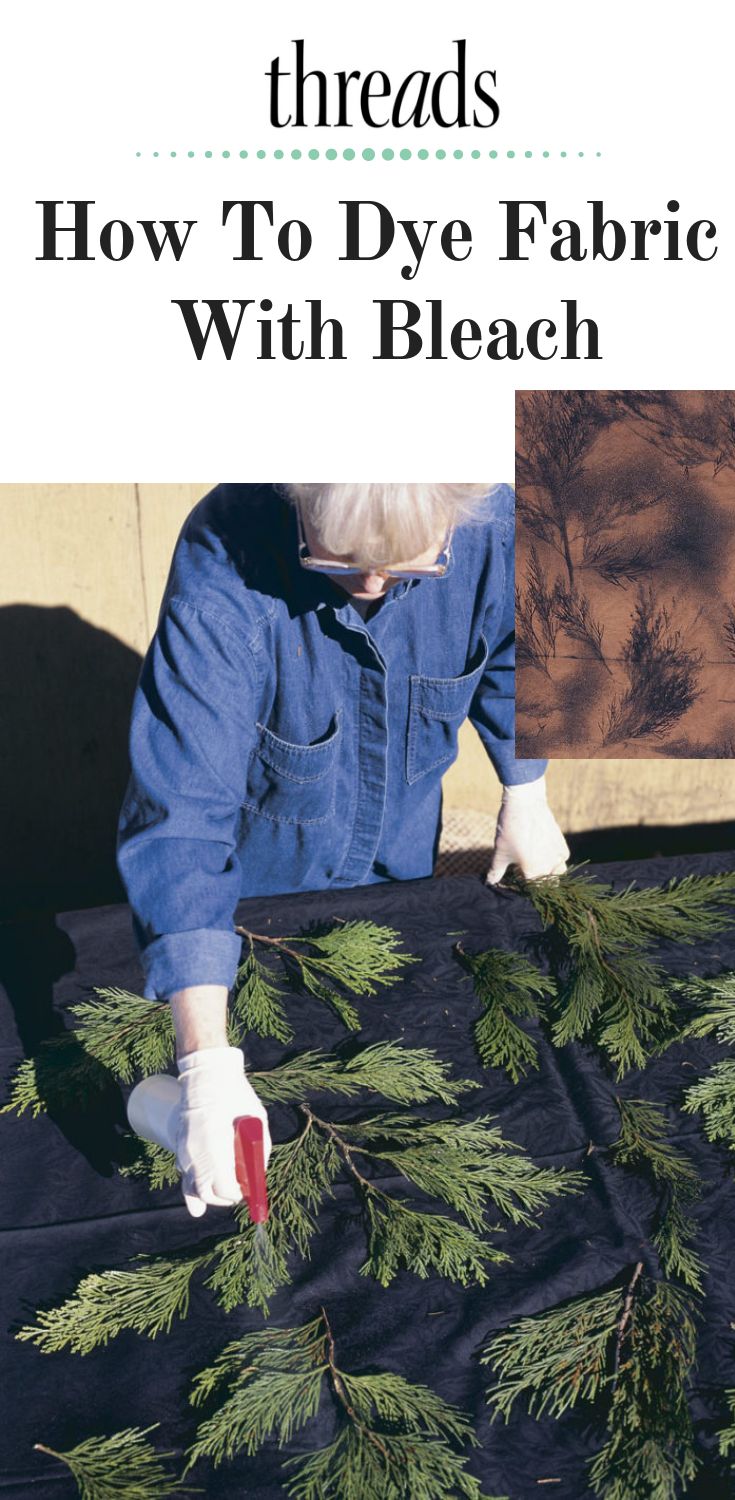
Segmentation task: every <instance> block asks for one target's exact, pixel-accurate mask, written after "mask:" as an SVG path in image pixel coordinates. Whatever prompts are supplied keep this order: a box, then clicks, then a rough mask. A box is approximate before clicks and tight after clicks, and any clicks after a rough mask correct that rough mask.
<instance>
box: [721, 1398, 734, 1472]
mask: <svg viewBox="0 0 735 1500" xmlns="http://www.w3.org/2000/svg"><path fill="white" fill-rule="evenodd" d="M725 1400H726V1401H727V1404H728V1407H729V1409H730V1416H731V1417H732V1422H731V1423H730V1426H729V1427H723V1428H721V1429H720V1432H719V1433H718V1437H719V1440H720V1453H721V1454H722V1456H723V1458H725V1457H727V1454H728V1453H729V1452H730V1449H731V1448H735V1391H725Z"/></svg>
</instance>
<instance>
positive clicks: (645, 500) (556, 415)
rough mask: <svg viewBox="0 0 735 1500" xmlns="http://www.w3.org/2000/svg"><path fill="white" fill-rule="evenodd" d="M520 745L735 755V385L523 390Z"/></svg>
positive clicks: (548, 749) (612, 752)
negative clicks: (730, 387)
mask: <svg viewBox="0 0 735 1500" xmlns="http://www.w3.org/2000/svg"><path fill="white" fill-rule="evenodd" d="M516 449H517V452H516V483H517V511H516V528H517V558H516V661H517V674H516V754H517V755H518V756H519V757H521V756H523V757H526V756H531V757H535V756H549V757H550V758H552V759H553V758H556V759H566V758H569V757H581V758H585V759H587V758H597V757H616V758H617V757H647V758H650V757H653V756H659V755H660V756H667V757H674V756H683V757H691V758H693V759H702V758H706V757H712V758H728V759H731V758H735V393H734V392H732V391H521V392H519V393H518V395H517V398H516Z"/></svg>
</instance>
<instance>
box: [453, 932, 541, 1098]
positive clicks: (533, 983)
mask: <svg viewBox="0 0 735 1500" xmlns="http://www.w3.org/2000/svg"><path fill="white" fill-rule="evenodd" d="M456 952H457V953H458V955H459V957H460V959H461V961H462V963H463V964H464V967H465V968H466V969H467V970H468V971H469V973H470V974H471V975H472V980H473V984H474V987H475V994H476V996H477V998H478V1000H479V1001H480V1004H481V1006H482V1015H481V1016H480V1018H479V1020H477V1021H476V1022H475V1028H474V1029H475V1041H476V1043H477V1050H478V1052H479V1054H480V1057H481V1059H482V1061H483V1063H484V1064H485V1065H486V1067H490V1068H504V1069H505V1071H506V1072H507V1073H508V1074H509V1076H510V1078H511V1079H512V1080H513V1083H517V1082H518V1080H519V1078H521V1077H522V1076H523V1075H524V1074H525V1073H527V1072H528V1070H529V1068H538V1065H539V1064H538V1053H537V1049H536V1044H535V1042H534V1040H533V1038H532V1037H531V1036H529V1034H528V1032H527V1031H524V1029H523V1027H522V1026H519V1024H518V1021H519V1019H523V1020H529V1021H538V1020H539V1019H540V1018H541V1016H542V1015H543V1007H544V1001H545V1000H547V999H548V998H550V997H551V996H553V995H555V994H556V985H555V983H554V980H553V979H551V978H550V977H549V976H548V975H544V974H541V973H540V971H539V970H538V969H537V968H536V967H535V965H534V964H532V963H530V962H529V961H528V959H527V958H524V957H523V955H522V954H520V953H509V952H505V951H504V950H503V949H502V948H489V949H488V950H487V951H486V952H485V953H476V954H469V953H466V952H465V950H464V949H463V948H462V946H461V944H460V943H458V944H457V947H456Z"/></svg>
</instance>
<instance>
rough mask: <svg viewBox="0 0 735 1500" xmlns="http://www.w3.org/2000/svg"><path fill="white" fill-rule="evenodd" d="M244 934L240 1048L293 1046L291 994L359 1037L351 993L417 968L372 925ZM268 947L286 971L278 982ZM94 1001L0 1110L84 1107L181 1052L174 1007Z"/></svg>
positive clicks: (83, 1005) (19, 1077)
mask: <svg viewBox="0 0 735 1500" xmlns="http://www.w3.org/2000/svg"><path fill="white" fill-rule="evenodd" d="M237 930H238V932H241V933H242V934H243V936H244V938H245V940H246V944H247V947H246V953H245V958H244V961H243V963H242V965H241V967H240V969H239V970H238V976H237V981H236V985H235V989H234V992H233V998H232V1003H231V1008H230V1017H229V1036H230V1042H231V1043H232V1044H233V1045H237V1044H238V1043H239V1042H240V1041H241V1040H242V1037H243V1033H244V1032H247V1031H255V1032H257V1033H258V1034H259V1035H261V1036H274V1037H276V1038H277V1040H279V1041H281V1042H288V1041H290V1040H291V1039H292V1037H293V1028H292V1027H291V1024H290V1022H289V1020H288V1017H287V1015H286V1010H285V1006H284V1001H285V995H286V989H287V988H288V989H294V988H296V989H301V990H302V991H306V992H307V993H308V994H312V995H316V996H318V997H319V999H321V1000H323V1001H325V1003H326V1004H328V1005H329V1006H330V1008H331V1009H332V1010H334V1011H335V1012H336V1014H337V1015H338V1016H339V1018H340V1020H341V1021H342V1022H343V1024H344V1025H345V1026H347V1027H349V1029H350V1030H353V1031H355V1030H359V1026H360V1019H359V1016H358V1013H357V1010H356V1009H355V1007H354V1005H352V1003H351V1001H350V1000H349V999H348V996H350V995H353V996H354V995H375V994H377V991H378V989H379V988H384V987H386V986H388V985H391V984H393V983H394V982H395V981H396V980H397V979H398V978H399V977H400V975H401V972H402V970H403V969H404V968H405V967H406V966H407V965H408V964H413V963H416V962H417V961H418V960H417V959H415V958H414V957H413V956H412V955H411V954H409V953H404V952H402V951H401V950H400V947H399V944H400V934H399V933H397V932H395V931H394V929H393V928H392V927H380V926H378V925H377V924H376V923H374V922H338V923H336V924H335V926H334V927H332V928H331V929H330V930H329V931H327V932H321V933H320V932H313V933H309V934H307V935H305V936H302V937H292V938H272V937H268V936H264V935H262V934H257V933H251V932H248V931H247V930H246V929H245V928H238V929H237ZM256 950H259V951H256ZM263 950H265V952H267V953H270V954H273V955H274V957H275V958H276V961H277V962H278V963H279V964H280V968H281V973H280V982H279V976H278V975H277V974H276V972H275V971H274V970H273V969H272V968H271V965H270V963H267V962H266V961H265V959H264V958H263V956H262V953H263ZM94 995H95V998H94V999H91V1000H84V1001H81V1002H80V1003H79V1004H78V1005H72V1006H70V1007H69V1015H70V1017H71V1019H72V1027H71V1029H70V1030H69V1031H67V1032H66V1033H64V1034H63V1035H62V1036H58V1037H53V1038H52V1039H51V1040H50V1041H48V1042H44V1043H43V1044H42V1046H41V1048H40V1049H39V1052H38V1054H37V1056H36V1057H31V1058H26V1059H25V1060H24V1061H23V1062H22V1063H21V1064H20V1066H19V1068H18V1069H17V1071H16V1073H15V1076H14V1078H13V1081H12V1085H11V1092H10V1097H9V1099H8V1101H7V1103H6V1104H5V1105H4V1106H3V1108H2V1111H0V1112H1V1113H5V1114H16V1115H21V1114H23V1113H24V1112H25V1111H26V1110H29V1111H30V1112H31V1114H33V1115H34V1116H37V1115H40V1114H43V1113H45V1112H46V1110H48V1109H56V1108H62V1107H65V1106H69V1105H77V1106H78V1105H80V1103H81V1102H82V1101H83V1100H84V1099H85V1097H86V1096H88V1095H90V1094H92V1093H93V1092H95V1091H100V1090H101V1089H103V1088H105V1087H106V1086H107V1085H108V1084H110V1083H111V1082H112V1081H113V1080H117V1082H118V1083H132V1081H133V1079H134V1078H136V1077H137V1076H141V1077H146V1076H147V1075H148V1074H149V1073H160V1072H163V1071H164V1070H165V1069H166V1068H167V1067H168V1065H169V1063H170V1062H171V1060H172V1058H173V1055H174V1045H175V1043H174V1029H173V1022H172V1018H171V1008H170V1006H169V1005H168V1004H166V1003H163V1002H160V1001H152V1000H144V999H143V998H142V996H140V995H132V994H130V993H128V991H126V990H120V989H100V990H95V992H94ZM340 1092H346V1090H344V1089H343V1090H340ZM386 1097H393V1096H392V1095H386Z"/></svg>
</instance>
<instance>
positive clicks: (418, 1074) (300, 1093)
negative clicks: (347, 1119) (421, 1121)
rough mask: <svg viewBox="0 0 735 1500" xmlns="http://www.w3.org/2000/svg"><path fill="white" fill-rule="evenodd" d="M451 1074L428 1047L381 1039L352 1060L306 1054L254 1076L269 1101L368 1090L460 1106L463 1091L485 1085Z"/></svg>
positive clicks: (402, 1099) (400, 1101)
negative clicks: (438, 1100)
mask: <svg viewBox="0 0 735 1500" xmlns="http://www.w3.org/2000/svg"><path fill="white" fill-rule="evenodd" d="M449 1072H450V1068H449V1065H448V1064H447V1063H445V1062H443V1061H442V1059H441V1058H439V1057H437V1055H436V1053H435V1052H432V1051H430V1050H429V1049H428V1048H426V1047H412V1048H408V1047H404V1046H403V1045H402V1043H401V1042H376V1043H375V1044H374V1045H373V1046H371V1047H364V1048H363V1049H362V1051H361V1052H356V1053H355V1054H354V1055H353V1056H352V1057H348V1058H341V1057H337V1056H335V1055H334V1054H333V1053H329V1052H316V1051H315V1052H301V1053H299V1054H298V1055H297V1056H296V1057H292V1058H289V1060H288V1061H287V1062H283V1063H281V1064H280V1065H279V1066H278V1067H277V1068H271V1069H270V1071H269V1072H267V1073H250V1074H249V1077H250V1080H251V1082H252V1084H253V1087H254V1088H255V1089H256V1091H257V1093H258V1094H259V1095H260V1097H261V1099H263V1100H264V1102H265V1103H266V1104H273V1103H275V1102H277V1101H278V1102H289V1101H291V1100H300V1099H303V1098H304V1097H306V1096H308V1097H310V1096H311V1095H312V1094H314V1093H321V1092H324V1093H331V1094H342V1095H343V1096H345V1097H346V1098H352V1097H353V1096H354V1095H355V1094H358V1093H360V1091H361V1090H362V1089H370V1090H371V1091H373V1092H374V1093H376V1094H382V1095H383V1098H384V1099H391V1100H393V1101H394V1102H395V1103H396V1104H424V1103H426V1101H427V1100H428V1099H440V1100H441V1102H442V1104H456V1102H457V1100H458V1098H459V1096H460V1095H461V1094H464V1093H467V1092H468V1090H470V1089H476V1088H479V1084H477V1083H475V1082H474V1081H473V1080H472V1079H467V1078H461V1079H453V1078H450V1077H449Z"/></svg>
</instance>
